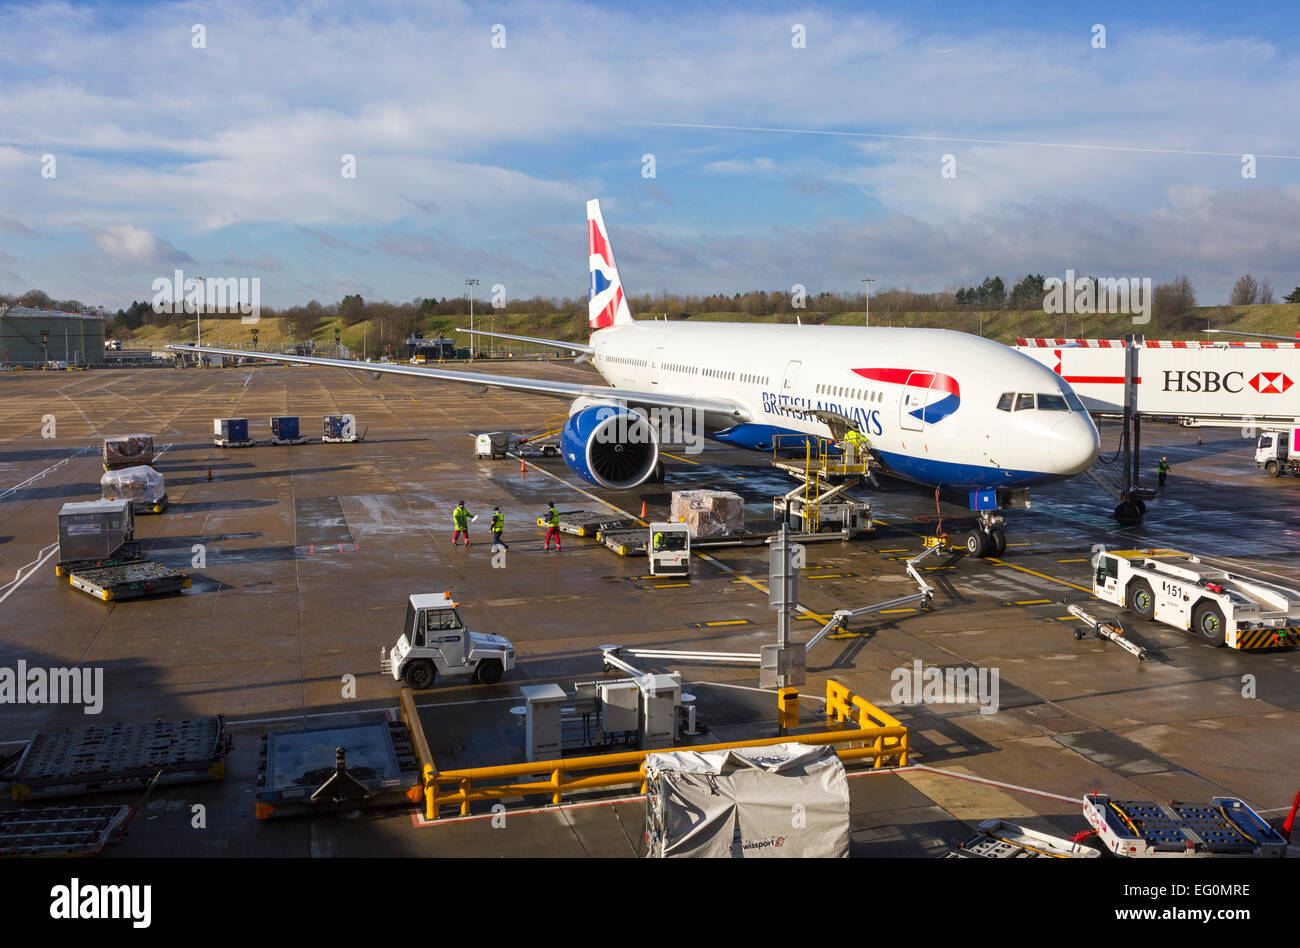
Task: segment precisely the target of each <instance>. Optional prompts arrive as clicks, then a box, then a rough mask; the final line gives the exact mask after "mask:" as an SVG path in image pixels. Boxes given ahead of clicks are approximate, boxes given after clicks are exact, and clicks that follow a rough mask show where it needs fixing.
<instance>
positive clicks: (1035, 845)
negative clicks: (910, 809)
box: [947, 820, 1102, 859]
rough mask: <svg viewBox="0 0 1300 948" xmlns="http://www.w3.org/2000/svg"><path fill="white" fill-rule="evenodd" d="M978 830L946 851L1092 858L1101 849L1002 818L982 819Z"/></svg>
mask: <svg viewBox="0 0 1300 948" xmlns="http://www.w3.org/2000/svg"><path fill="white" fill-rule="evenodd" d="M978 829H979V832H978V833H977V834H976V835H975V836H973V837H971V838H970V839H968V840H966V842H964V843H962V844H961V845H960V846H959V847H957V849H955V850H953V851H952V852H950V853H948V856H947V858H949V859H952V858H958V859H1095V858H1098V857H1100V856H1101V855H1102V852H1101V850H1100V849H1094V848H1093V847H1091V846H1084V845H1082V844H1081V843H1076V842H1075V841H1074V840H1072V839H1062V838H1061V837H1059V836H1049V835H1048V834H1047V833H1040V832H1038V831H1037V830H1031V829H1028V828H1026V827H1024V826H1019V825H1017V824H1015V823H1008V822H1006V821H1005V820H985V821H984V822H983V823H981V824H980V825H979V827H978Z"/></svg>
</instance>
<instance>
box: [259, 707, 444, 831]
mask: <svg viewBox="0 0 1300 948" xmlns="http://www.w3.org/2000/svg"><path fill="white" fill-rule="evenodd" d="M349 756H350V757H351V760H352V764H351V765H349V763H348V759H349ZM420 781H421V777H420V762H419V760H418V758H417V757H416V753H415V744H414V743H413V742H412V740H411V734H410V731H408V730H407V728H406V725H405V724H403V723H402V722H400V721H380V722H376V723H371V724H353V725H348V726H344V727H327V728H313V729H311V730H306V731H288V732H279V733H272V734H266V735H264V736H263V738H262V749H261V755H260V759H259V761H258V769H257V786H258V790H257V796H256V798H255V804H254V815H255V816H256V817H257V818H258V819H259V820H266V819H273V818H280V817H293V816H309V815H311V814H315V813H326V812H334V811H338V810H361V809H370V808H373V807H382V806H400V805H409V804H410V803H413V802H417V801H419V800H423V798H424V792H423V789H422V788H421V783H420Z"/></svg>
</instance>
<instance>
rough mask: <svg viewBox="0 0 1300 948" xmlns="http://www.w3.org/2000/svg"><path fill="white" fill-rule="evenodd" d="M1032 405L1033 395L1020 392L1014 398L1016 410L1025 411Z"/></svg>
mask: <svg viewBox="0 0 1300 948" xmlns="http://www.w3.org/2000/svg"><path fill="white" fill-rule="evenodd" d="M1033 407H1034V396H1033V395H1032V394H1026V393H1024V392H1021V393H1020V395H1019V396H1018V397H1017V398H1016V411H1025V410H1027V409H1030V408H1033Z"/></svg>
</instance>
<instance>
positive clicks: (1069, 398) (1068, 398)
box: [1065, 392, 1088, 412]
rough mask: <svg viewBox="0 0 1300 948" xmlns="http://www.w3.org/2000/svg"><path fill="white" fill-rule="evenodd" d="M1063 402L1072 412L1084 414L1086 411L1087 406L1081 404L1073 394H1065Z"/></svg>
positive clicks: (1081, 401)
mask: <svg viewBox="0 0 1300 948" xmlns="http://www.w3.org/2000/svg"><path fill="white" fill-rule="evenodd" d="M1065 402H1066V404H1068V405H1069V406H1070V408H1071V410H1073V411H1078V412H1086V411H1087V410H1088V408H1087V406H1086V405H1084V404H1083V399H1082V398H1080V397H1079V396H1078V395H1076V394H1074V392H1066V393H1065Z"/></svg>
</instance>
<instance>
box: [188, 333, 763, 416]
mask: <svg viewBox="0 0 1300 948" xmlns="http://www.w3.org/2000/svg"><path fill="white" fill-rule="evenodd" d="M167 348H168V349H172V350H174V351H176V352H181V353H185V352H201V353H204V354H205V355H225V356H233V357H242V358H249V359H264V360H266V361H267V362H294V363H298V364H300V365H323V366H326V367H328V368H332V369H352V370H354V371H359V372H369V373H371V374H377V373H386V374H389V375H405V376H412V377H416V378H424V379H432V380H435V381H441V382H460V383H463V384H466V385H474V386H478V387H480V388H506V389H510V390H511V391H515V392H531V393H533V394H536V395H553V396H555V397H557V398H565V399H569V400H572V399H575V398H584V397H585V398H597V399H608V400H616V401H621V402H628V403H630V404H632V405H647V406H661V407H664V408H681V409H685V410H688V411H705V412H711V413H715V414H721V415H726V416H728V417H730V418H732V419H733V420H734V421H735V422H737V423H740V422H746V421H749V420H750V419H749V413H748V412H747V411H746V410H745V407H744V406H743V405H742V404H740V403H739V402H732V401H729V400H726V399H719V398H696V397H693V396H690V395H672V394H669V393H666V392H638V391H636V390H634V389H627V388H610V387H609V386H607V385H582V384H579V383H577V382H556V381H550V380H546V379H526V378H519V377H517V376H510V375H488V374H487V373H484V372H462V371H459V370H456V369H435V368H431V367H429V366H423V365H405V364H403V363H400V362H356V361H353V360H351V359H319V358H316V357H315V356H299V355H281V354H279V353H275V352H248V351H246V350H243V349H213V348H210V347H208V346H202V347H200V346H168V347H167Z"/></svg>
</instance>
